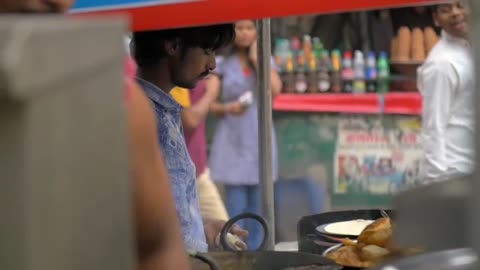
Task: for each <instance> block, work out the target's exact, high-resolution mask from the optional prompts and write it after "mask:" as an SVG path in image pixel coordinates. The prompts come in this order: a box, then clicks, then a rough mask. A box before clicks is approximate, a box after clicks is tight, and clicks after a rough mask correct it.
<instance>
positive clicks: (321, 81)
mask: <svg viewBox="0 0 480 270" xmlns="http://www.w3.org/2000/svg"><path fill="white" fill-rule="evenodd" d="M330 68H331V63H330V55H329V54H328V51H325V50H324V51H323V53H322V56H321V58H320V64H319V68H318V75H317V82H318V91H320V92H323V93H324V92H328V91H329V90H330V88H331V86H332V84H331V81H330V79H331V78H330Z"/></svg>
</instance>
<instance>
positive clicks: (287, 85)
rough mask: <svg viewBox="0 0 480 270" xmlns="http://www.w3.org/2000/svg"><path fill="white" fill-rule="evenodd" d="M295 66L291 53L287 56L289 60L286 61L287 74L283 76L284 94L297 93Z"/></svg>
mask: <svg viewBox="0 0 480 270" xmlns="http://www.w3.org/2000/svg"><path fill="white" fill-rule="evenodd" d="M293 66H294V65H293V56H292V54H291V53H290V54H288V55H287V60H286V61H285V72H284V73H283V75H282V81H283V92H284V93H293V92H295V73H294V68H293Z"/></svg>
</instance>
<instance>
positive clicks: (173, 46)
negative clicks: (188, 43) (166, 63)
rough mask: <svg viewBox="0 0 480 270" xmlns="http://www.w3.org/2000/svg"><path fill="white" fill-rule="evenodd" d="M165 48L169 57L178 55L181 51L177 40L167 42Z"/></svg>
mask: <svg viewBox="0 0 480 270" xmlns="http://www.w3.org/2000/svg"><path fill="white" fill-rule="evenodd" d="M164 46H165V52H166V53H167V55H169V56H171V55H174V54H176V53H177V52H178V50H179V46H178V41H176V40H167V41H165V45H164Z"/></svg>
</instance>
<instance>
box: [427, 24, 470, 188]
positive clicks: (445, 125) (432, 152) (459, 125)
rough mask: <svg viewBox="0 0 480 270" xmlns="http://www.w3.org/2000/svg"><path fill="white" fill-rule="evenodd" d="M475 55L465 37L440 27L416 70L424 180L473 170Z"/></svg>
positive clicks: (433, 179)
mask: <svg viewBox="0 0 480 270" xmlns="http://www.w3.org/2000/svg"><path fill="white" fill-rule="evenodd" d="M473 59H474V58H473V54H472V50H471V46H470V44H469V43H468V41H466V40H465V39H461V38H456V37H453V36H451V35H449V34H448V33H446V32H445V31H444V32H443V33H442V38H441V40H440V41H439V42H438V44H437V45H436V46H435V47H434V48H433V49H432V51H431V52H430V54H429V56H428V58H427V60H426V61H425V63H424V64H423V65H422V66H421V67H420V68H419V69H418V88H419V90H420V92H421V94H422V97H423V112H422V143H423V147H424V155H423V162H422V167H421V177H422V181H424V182H431V181H437V180H445V179H447V178H449V177H451V176H454V175H457V174H466V173H470V172H471V171H472V170H473V167H474V111H475V110H474V99H475V92H474V91H475V83H474V63H473Z"/></svg>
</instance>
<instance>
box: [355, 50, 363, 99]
mask: <svg viewBox="0 0 480 270" xmlns="http://www.w3.org/2000/svg"><path fill="white" fill-rule="evenodd" d="M353 74H354V80H353V92H354V93H359V94H363V93H365V91H366V85H365V59H364V58H363V53H362V52H361V51H358V50H357V51H355V58H354V60H353Z"/></svg>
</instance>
